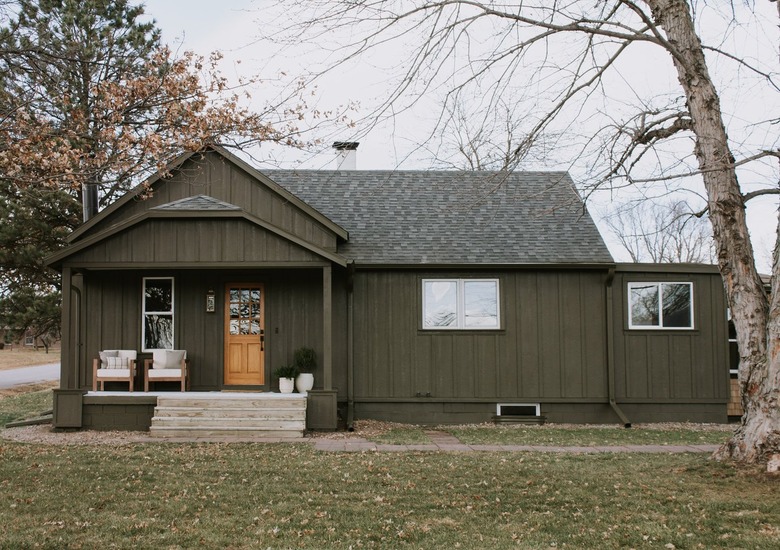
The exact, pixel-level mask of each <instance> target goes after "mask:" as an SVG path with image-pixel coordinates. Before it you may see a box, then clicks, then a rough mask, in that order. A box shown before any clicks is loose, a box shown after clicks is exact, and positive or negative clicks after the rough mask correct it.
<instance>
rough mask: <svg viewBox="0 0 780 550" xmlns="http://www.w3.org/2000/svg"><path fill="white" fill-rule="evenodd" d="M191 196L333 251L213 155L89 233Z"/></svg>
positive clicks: (332, 242) (275, 199)
mask: <svg viewBox="0 0 780 550" xmlns="http://www.w3.org/2000/svg"><path fill="white" fill-rule="evenodd" d="M195 195H208V196H210V197H213V198H215V199H217V200H220V201H224V202H227V203H229V204H233V205H235V206H238V207H240V208H242V209H243V210H245V211H246V212H249V213H250V214H252V215H254V216H256V217H257V218H260V219H262V220H265V221H267V222H269V223H271V224H273V225H275V226H276V227H278V228H280V229H282V230H284V231H286V232H288V233H291V234H293V235H295V236H296V237H299V238H301V239H303V240H305V241H307V242H310V243H312V244H314V245H316V246H318V247H320V248H324V249H326V250H330V251H335V250H336V246H337V237H336V235H335V234H334V233H333V232H332V231H330V230H329V229H328V228H326V227H324V226H323V225H322V224H320V223H319V222H318V221H317V220H315V219H313V218H312V217H311V216H309V215H308V214H307V213H306V212H304V211H303V210H301V209H300V208H298V207H297V206H295V205H294V204H292V203H291V202H290V201H289V200H287V199H286V198H285V197H283V196H281V195H279V194H278V193H276V192H274V191H273V190H272V189H270V188H268V187H267V186H265V185H263V184H262V183H260V182H258V180H257V179H256V178H255V177H254V176H252V175H250V174H249V173H247V172H246V171H244V170H242V169H241V168H240V167H238V166H236V165H235V164H232V163H231V162H229V161H227V160H226V159H225V158H224V157H222V156H220V155H218V154H217V153H214V152H209V153H206V154H205V155H203V158H201V157H200V156H199V155H194V156H193V157H192V158H190V159H189V160H187V161H185V163H184V164H183V165H182V167H181V168H180V169H178V170H176V171H175V172H174V174H173V176H172V177H171V178H167V179H164V180H160V181H158V182H157V183H156V184H155V185H154V186H153V193H152V195H151V196H150V197H147V198H144V199H137V200H131V201H129V202H126V203H125V204H124V205H123V206H122V207H121V208H119V209H118V210H116V211H115V212H113V213H111V214H110V215H109V216H107V217H106V218H105V219H103V220H101V221H100V223H98V224H97V226H96V227H95V228H93V230H92V231H91V233H92V234H94V233H95V232H96V231H101V230H102V229H106V228H108V227H110V226H112V225H114V224H116V223H119V222H122V221H126V220H128V219H130V218H132V217H133V216H136V215H138V214H141V213H143V212H145V211H147V210H149V209H151V208H154V207H156V206H161V205H164V204H168V203H171V202H174V201H177V200H181V199H185V198H188V197H192V196H195Z"/></svg>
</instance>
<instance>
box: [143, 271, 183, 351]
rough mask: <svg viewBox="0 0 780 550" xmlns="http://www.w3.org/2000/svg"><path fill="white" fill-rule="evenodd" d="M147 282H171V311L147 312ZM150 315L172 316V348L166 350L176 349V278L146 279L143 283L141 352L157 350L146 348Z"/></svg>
mask: <svg viewBox="0 0 780 550" xmlns="http://www.w3.org/2000/svg"><path fill="white" fill-rule="evenodd" d="M147 281H170V282H171V309H170V311H147V310H146V282H147ZM148 315H170V316H171V347H170V348H164V349H176V341H175V340H176V280H175V278H174V277H144V278H143V282H142V283H141V351H142V352H150V351H153V350H155V349H163V348H147V347H146V317H147V316H148Z"/></svg>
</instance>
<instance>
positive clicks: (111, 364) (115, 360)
mask: <svg viewBox="0 0 780 550" xmlns="http://www.w3.org/2000/svg"><path fill="white" fill-rule="evenodd" d="M128 366H129V365H128V363H127V358H126V357H106V366H105V367H103V368H104V369H126V368H127V367H128Z"/></svg>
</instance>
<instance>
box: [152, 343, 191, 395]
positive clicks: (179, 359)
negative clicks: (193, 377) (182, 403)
mask: <svg viewBox="0 0 780 550" xmlns="http://www.w3.org/2000/svg"><path fill="white" fill-rule="evenodd" d="M189 370H190V360H189V359H187V351H186V350H172V349H156V350H152V358H151V359H146V360H144V391H149V382H180V383H181V391H189V389H190V373H189Z"/></svg>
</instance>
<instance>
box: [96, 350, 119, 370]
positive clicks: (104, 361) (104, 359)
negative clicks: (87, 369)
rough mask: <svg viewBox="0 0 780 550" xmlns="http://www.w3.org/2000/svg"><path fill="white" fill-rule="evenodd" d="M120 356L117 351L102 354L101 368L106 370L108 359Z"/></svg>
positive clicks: (102, 352) (107, 351)
mask: <svg viewBox="0 0 780 550" xmlns="http://www.w3.org/2000/svg"><path fill="white" fill-rule="evenodd" d="M118 355H119V352H118V351H116V350H106V351H101V352H100V368H103V369H105V368H106V367H108V358H109V357H117V356H118Z"/></svg>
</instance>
